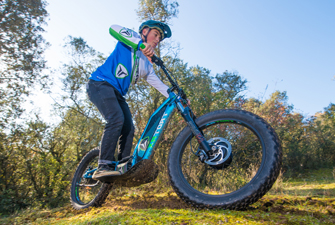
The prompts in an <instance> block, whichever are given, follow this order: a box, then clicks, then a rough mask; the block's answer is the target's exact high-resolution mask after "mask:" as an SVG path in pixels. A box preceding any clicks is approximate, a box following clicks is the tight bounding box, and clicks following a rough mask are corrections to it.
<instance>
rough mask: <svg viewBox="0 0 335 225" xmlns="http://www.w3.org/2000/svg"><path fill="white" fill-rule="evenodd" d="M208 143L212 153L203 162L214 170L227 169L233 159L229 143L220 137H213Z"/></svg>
mask: <svg viewBox="0 0 335 225" xmlns="http://www.w3.org/2000/svg"><path fill="white" fill-rule="evenodd" d="M208 143H209V145H210V146H211V150H212V151H211V153H210V154H208V159H206V160H204V162H205V163H206V164H208V165H210V166H211V167H214V168H216V169H223V168H226V167H228V166H229V165H230V163H231V161H232V158H233V157H232V148H231V144H230V142H229V141H228V140H226V139H224V138H222V137H215V138H211V139H210V140H208Z"/></svg>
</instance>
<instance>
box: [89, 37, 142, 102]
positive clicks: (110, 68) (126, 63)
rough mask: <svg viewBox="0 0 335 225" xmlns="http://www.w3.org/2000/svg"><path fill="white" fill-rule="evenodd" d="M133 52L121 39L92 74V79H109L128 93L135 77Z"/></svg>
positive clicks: (121, 91)
mask: <svg viewBox="0 0 335 225" xmlns="http://www.w3.org/2000/svg"><path fill="white" fill-rule="evenodd" d="M131 53H132V48H131V47H130V46H128V45H126V44H124V43H122V42H120V41H119V42H118V43H117V44H116V47H115V49H114V51H113V52H112V54H111V55H110V56H109V57H108V58H107V60H106V62H105V63H104V64H103V65H102V66H100V67H99V68H98V69H97V70H96V71H95V72H93V73H92V74H91V76H90V79H92V80H95V81H107V82H108V83H110V84H111V85H113V87H115V88H116V89H117V90H118V91H119V92H120V93H121V94H122V95H123V96H124V95H126V94H127V92H128V89H129V86H130V84H131V81H132V79H133V78H132V74H133V71H132V61H133V59H132V54H131ZM134 55H136V52H135V53H134ZM134 63H135V62H134Z"/></svg>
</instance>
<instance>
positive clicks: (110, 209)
mask: <svg viewBox="0 0 335 225" xmlns="http://www.w3.org/2000/svg"><path fill="white" fill-rule="evenodd" d="M332 172H333V171H332V170H328V169H322V170H318V171H313V172H306V173H304V174H301V175H299V176H298V177H297V178H295V179H285V178H283V177H282V176H281V177H280V178H279V179H278V180H277V182H276V184H275V185H274V187H273V188H272V189H271V190H270V192H269V193H268V194H266V195H265V196H264V197H263V198H262V199H260V200H259V201H258V202H256V203H255V204H253V205H251V206H250V207H249V208H248V209H247V210H245V211H233V210H197V209H194V208H192V207H190V206H189V205H187V204H185V203H184V202H183V201H181V200H180V199H179V198H178V197H177V196H176V194H175V193H174V192H173V191H172V190H171V189H169V188H166V189H164V190H156V189H154V187H153V186H152V185H150V184H149V185H144V187H143V186H142V187H141V188H128V189H119V190H115V191H113V192H112V193H111V194H110V196H109V198H108V199H107V201H106V203H105V204H104V205H103V207H100V208H92V209H84V210H79V211H77V210H74V209H72V207H71V206H70V205H67V206H65V207H62V208H55V209H43V210H41V209H38V208H31V209H27V210H25V211H21V212H17V213H15V214H13V215H11V216H8V217H2V218H1V219H0V224H67V225H68V224H86V225H87V224H178V225H181V224H183V225H185V224H335V179H334V176H333V173H332Z"/></svg>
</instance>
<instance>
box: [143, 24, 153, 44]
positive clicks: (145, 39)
mask: <svg viewBox="0 0 335 225" xmlns="http://www.w3.org/2000/svg"><path fill="white" fill-rule="evenodd" d="M148 28H149V29H148V33H147V34H146V35H144V34H143V31H142V35H143V37H144V42H145V43H147V37H148V35H149V33H150V31H151V27H148Z"/></svg>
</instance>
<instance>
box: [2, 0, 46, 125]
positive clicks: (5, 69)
mask: <svg viewBox="0 0 335 225" xmlns="http://www.w3.org/2000/svg"><path fill="white" fill-rule="evenodd" d="M45 7H46V2H45V1H43V0H1V1H0V60H1V66H0V128H3V127H5V126H7V125H8V123H9V122H10V121H11V119H15V118H17V117H19V116H20V115H21V113H22V111H23V110H22V109H21V107H20V102H21V101H22V96H23V95H28V94H29V91H30V88H31V87H32V86H33V85H34V84H35V83H40V84H42V85H45V82H46V81H47V80H46V79H45V78H47V77H46V76H42V75H41V71H42V69H43V68H45V60H44V59H43V55H42V54H43V52H44V49H45V47H46V45H47V44H46V43H45V41H44V39H43V37H42V36H41V33H42V32H44V30H43V28H42V25H43V24H45V20H46V17H47V16H48V14H47V11H46V10H45Z"/></svg>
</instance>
